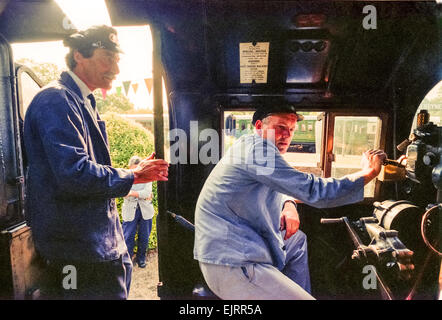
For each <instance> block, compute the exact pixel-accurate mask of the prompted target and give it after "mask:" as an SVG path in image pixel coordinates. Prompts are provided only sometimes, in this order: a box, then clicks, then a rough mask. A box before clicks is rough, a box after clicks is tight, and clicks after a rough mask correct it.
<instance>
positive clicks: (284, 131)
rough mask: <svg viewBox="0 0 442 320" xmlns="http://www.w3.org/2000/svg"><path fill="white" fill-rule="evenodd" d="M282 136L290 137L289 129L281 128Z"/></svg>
mask: <svg viewBox="0 0 442 320" xmlns="http://www.w3.org/2000/svg"><path fill="white" fill-rule="evenodd" d="M282 136H283V137H284V138H289V137H290V130H289V129H284V130H282Z"/></svg>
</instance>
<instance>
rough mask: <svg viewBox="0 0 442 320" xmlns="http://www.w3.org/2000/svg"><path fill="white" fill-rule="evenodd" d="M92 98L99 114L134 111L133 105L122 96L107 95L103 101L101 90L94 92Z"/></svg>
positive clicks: (115, 94)
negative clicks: (93, 97) (95, 102)
mask: <svg viewBox="0 0 442 320" xmlns="http://www.w3.org/2000/svg"><path fill="white" fill-rule="evenodd" d="M94 96H95V99H96V101H97V108H98V112H100V114H103V113H106V112H117V113H126V112H128V111H130V110H133V109H134V104H133V103H132V102H131V101H130V100H129V99H128V98H127V97H126V96H125V95H123V94H117V93H112V94H107V95H106V99H104V98H103V94H102V93H101V90H96V91H95V92H94Z"/></svg>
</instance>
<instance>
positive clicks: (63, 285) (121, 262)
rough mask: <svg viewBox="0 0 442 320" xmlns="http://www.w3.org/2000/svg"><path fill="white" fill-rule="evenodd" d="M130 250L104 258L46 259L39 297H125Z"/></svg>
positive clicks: (130, 264) (128, 279)
mask: <svg viewBox="0 0 442 320" xmlns="http://www.w3.org/2000/svg"><path fill="white" fill-rule="evenodd" d="M132 268H133V266H132V261H131V259H130V257H129V254H128V253H126V254H124V255H122V256H121V257H120V258H119V259H116V260H113V261H104V262H94V263H87V262H83V261H81V262H78V261H68V260H52V261H47V264H46V270H45V271H46V272H45V275H44V279H43V285H42V298H43V299H50V300H53V299H55V300H61V299H63V300H125V299H127V298H128V296H129V289H130V282H131V279H132Z"/></svg>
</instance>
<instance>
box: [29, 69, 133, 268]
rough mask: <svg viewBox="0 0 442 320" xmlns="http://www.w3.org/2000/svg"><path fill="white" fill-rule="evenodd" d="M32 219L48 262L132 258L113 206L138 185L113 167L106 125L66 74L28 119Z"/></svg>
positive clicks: (42, 95)
mask: <svg viewBox="0 0 442 320" xmlns="http://www.w3.org/2000/svg"><path fill="white" fill-rule="evenodd" d="M24 140H25V147H26V153H27V157H28V162H29V163H28V169H27V180H26V184H27V189H26V220H27V223H28V225H30V227H31V229H32V234H33V239H34V242H35V245H36V248H37V250H38V251H39V252H40V254H41V255H42V256H43V257H45V258H47V259H67V260H79V261H89V262H93V261H104V260H114V259H117V258H118V257H119V256H120V255H121V254H123V253H125V252H127V248H126V245H125V242H124V237H123V232H122V228H121V224H120V221H119V217H118V212H117V210H116V206H115V200H114V199H113V198H115V197H121V196H124V195H126V194H127V193H128V192H129V190H130V188H131V186H132V184H133V179H134V178H133V174H132V172H131V171H129V170H124V169H115V168H112V167H111V159H110V154H109V146H108V141H107V136H106V129H105V125H104V122H103V121H101V120H100V119H99V117H98V119H97V117H96V115H95V114H93V113H92V110H91V109H90V108H87V107H86V106H85V104H84V100H83V97H82V95H81V92H80V89H79V88H78V86H77V85H76V84H75V82H74V80H73V79H72V78H71V77H70V76H69V75H68V74H67V73H66V72H64V73H62V75H61V79H60V80H59V81H58V82H57V83H54V84H51V85H50V86H49V87H46V88H44V89H43V90H42V91H40V92H39V93H38V94H37V95H36V96H35V98H34V99H33V101H32V102H31V104H30V106H29V108H28V110H27V112H26V117H25V125H24Z"/></svg>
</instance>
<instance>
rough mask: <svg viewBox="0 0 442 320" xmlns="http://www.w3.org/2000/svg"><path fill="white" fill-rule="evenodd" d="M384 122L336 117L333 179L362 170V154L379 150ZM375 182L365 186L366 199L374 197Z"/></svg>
mask: <svg viewBox="0 0 442 320" xmlns="http://www.w3.org/2000/svg"><path fill="white" fill-rule="evenodd" d="M381 128H382V121H381V119H380V118H379V117H365V116H355V117H336V118H335V130H334V141H333V154H334V155H335V161H334V162H333V163H332V173H331V174H332V177H335V178H339V177H342V176H345V175H347V174H350V173H353V172H356V171H359V170H360V169H361V160H362V154H363V153H364V152H365V151H367V150H368V149H377V148H379V143H380V137H381ZM374 187H375V180H373V181H371V182H370V183H369V184H367V185H366V186H365V192H364V196H365V197H373V196H374Z"/></svg>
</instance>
